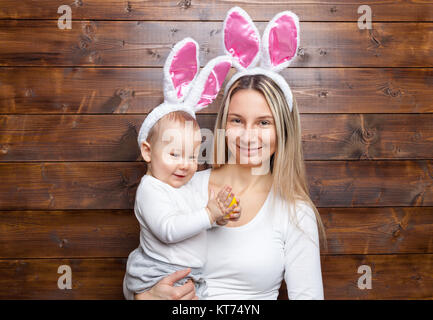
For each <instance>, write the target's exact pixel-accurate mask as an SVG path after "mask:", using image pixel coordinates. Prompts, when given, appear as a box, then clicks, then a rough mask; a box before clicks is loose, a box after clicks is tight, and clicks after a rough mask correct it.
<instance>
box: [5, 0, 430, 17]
mask: <svg viewBox="0 0 433 320" xmlns="http://www.w3.org/2000/svg"><path fill="white" fill-rule="evenodd" d="M68 4H69V5H70V7H71V9H72V18H73V19H86V20H87V19H95V20H98V19H99V20H100V19H102V20H119V19H121V20H223V19H224V17H225V15H226V12H227V10H229V9H230V8H231V7H233V6H239V5H241V6H242V8H243V9H245V10H246V11H247V12H248V13H249V14H250V15H251V17H252V19H253V20H263V21H269V20H270V19H271V18H272V17H273V15H275V14H276V13H278V12H280V11H284V10H291V11H293V12H296V14H298V15H299V16H300V18H301V20H302V21H357V20H358V18H359V17H360V16H361V14H359V13H358V7H359V6H361V5H369V6H370V8H371V10H372V15H373V20H374V21H433V10H432V6H433V2H432V1H430V0H424V1H422V2H421V1H415V0H410V1H397V0H390V1H378V0H376V1H371V0H370V1H366V0H361V1H346V0H332V1H330V0H297V1H290V2H288V1H286V2H285V1H275V0H261V1H260V2H258V1H255V2H251V1H250V2H247V1H244V2H242V3H241V4H239V1H212V0H192V1H190V0H181V1H179V0H162V1H161V0H159V1H151V0H144V1H143V0H129V1H114V0H75V1H73V2H71V3H68ZM59 6H60V4H59V2H58V1H56V0H44V1H38V4H37V5H35V1H32V0H22V1H20V5H19V6H17V5H14V3H13V2H10V1H7V0H0V8H1V9H0V19H58V18H59V17H60V16H61V14H57V8H58V7H59Z"/></svg>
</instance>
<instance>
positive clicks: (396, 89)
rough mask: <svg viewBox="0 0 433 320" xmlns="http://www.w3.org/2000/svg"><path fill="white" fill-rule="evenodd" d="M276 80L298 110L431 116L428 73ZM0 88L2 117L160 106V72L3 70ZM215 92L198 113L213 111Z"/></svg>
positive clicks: (347, 71)
mask: <svg viewBox="0 0 433 320" xmlns="http://www.w3.org/2000/svg"><path fill="white" fill-rule="evenodd" d="M233 73H234V69H232V70H231V73H230V75H229V77H230V76H231V75H232V74H233ZM282 75H283V76H284V77H285V78H286V79H287V81H288V83H289V85H290V87H291V89H292V91H293V95H294V96H295V98H296V99H297V102H298V108H299V112H300V113H377V112H380V113H433V104H432V101H433V90H431V88H432V87H433V69H428V68H414V69H412V68H411V69H401V68H390V69H388V68H341V69H340V68H287V69H286V70H284V71H283V72H282ZM0 83H1V85H0V113H7V114H24V113H25V114H113V113H115V114H117V113H122V114H123V113H125V114H131V113H148V112H149V111H150V110H152V109H153V108H154V107H155V106H157V105H159V104H160V103H161V102H162V101H163V94H162V69H161V68H105V67H103V68H80V67H78V68H68V67H65V68H55V67H54V68H45V67H23V68H14V67H5V68H3V69H2V70H1V72H0ZM222 93H223V92H222V91H221V92H220V93H219V95H218V98H217V99H216V101H215V102H214V103H212V104H211V105H210V106H209V107H207V108H205V109H203V110H202V111H201V112H200V113H213V114H215V113H217V112H218V109H219V106H220V105H221V101H222Z"/></svg>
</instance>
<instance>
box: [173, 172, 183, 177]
mask: <svg viewBox="0 0 433 320" xmlns="http://www.w3.org/2000/svg"><path fill="white" fill-rule="evenodd" d="M173 175H174V176H176V177H178V178H185V177H186V175H180V174H175V173H173Z"/></svg>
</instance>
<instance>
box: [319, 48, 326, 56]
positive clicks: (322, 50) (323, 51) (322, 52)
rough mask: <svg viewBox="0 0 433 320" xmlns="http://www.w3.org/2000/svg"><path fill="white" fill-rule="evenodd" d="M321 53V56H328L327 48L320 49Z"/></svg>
mask: <svg viewBox="0 0 433 320" xmlns="http://www.w3.org/2000/svg"><path fill="white" fill-rule="evenodd" d="M319 55H321V56H326V55H327V52H326V50H324V49H319Z"/></svg>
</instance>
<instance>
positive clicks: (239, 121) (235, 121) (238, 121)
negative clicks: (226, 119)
mask: <svg viewBox="0 0 433 320" xmlns="http://www.w3.org/2000/svg"><path fill="white" fill-rule="evenodd" d="M232 122H234V123H241V120H240V119H232Z"/></svg>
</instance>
